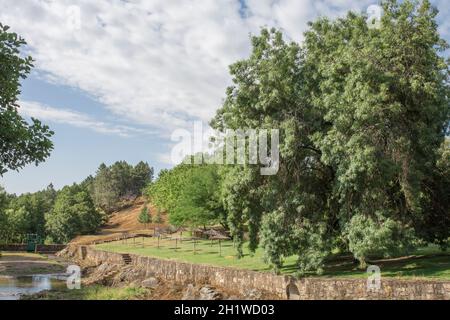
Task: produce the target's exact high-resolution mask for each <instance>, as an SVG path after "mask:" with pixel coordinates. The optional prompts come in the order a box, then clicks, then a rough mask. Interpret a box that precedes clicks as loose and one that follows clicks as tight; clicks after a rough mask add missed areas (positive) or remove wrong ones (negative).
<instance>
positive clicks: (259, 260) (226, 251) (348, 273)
mask: <svg viewBox="0 0 450 320" xmlns="http://www.w3.org/2000/svg"><path fill="white" fill-rule="evenodd" d="M96 248H98V249H100V250H105V251H111V252H118V253H131V254H137V255H142V256H150V257H156V258H162V259H170V260H176V261H183V262H191V263H199V264H207V265H214V266H222V267H235V268H241V269H249V270H254V271H264V272H267V271H270V268H269V267H268V266H267V265H266V264H265V263H264V261H263V252H262V250H261V249H258V250H257V251H256V253H255V254H254V255H251V254H250V251H249V250H248V247H247V244H245V245H244V257H243V258H242V259H237V258H236V255H235V254H236V252H235V249H234V247H233V243H232V242H231V241H222V251H221V255H219V246H218V243H217V242H214V244H213V245H211V242H210V241H208V240H201V241H197V242H196V251H195V254H194V243H193V241H183V242H182V243H181V244H180V242H179V241H178V243H177V248H176V249H175V241H174V240H168V239H166V240H160V245H159V248H158V241H157V239H154V238H146V239H145V242H144V247H143V243H142V239H137V240H136V242H134V241H133V240H128V241H127V243H123V242H121V241H117V242H110V243H105V244H100V245H97V246H96ZM296 260H297V257H296V256H292V257H288V258H286V259H285V263H284V266H283V268H282V269H281V273H283V274H293V273H295V272H296V265H295V262H296ZM370 263H371V264H375V265H378V266H379V267H380V268H381V272H382V276H383V277H401V278H408V279H410V278H424V279H441V280H450V254H449V253H444V252H441V251H440V250H439V249H438V248H437V247H434V246H429V247H426V248H421V249H418V250H417V251H416V252H414V254H413V255H410V256H407V257H399V258H393V259H381V260H373V261H370ZM309 276H316V275H315V274H310V275H309ZM322 276H323V277H339V278H366V277H367V273H366V272H365V270H361V269H359V268H358V264H357V263H355V262H354V260H353V259H352V257H351V256H349V255H334V256H333V257H330V259H329V260H328V261H327V263H326V266H325V272H324V273H323V275H322Z"/></svg>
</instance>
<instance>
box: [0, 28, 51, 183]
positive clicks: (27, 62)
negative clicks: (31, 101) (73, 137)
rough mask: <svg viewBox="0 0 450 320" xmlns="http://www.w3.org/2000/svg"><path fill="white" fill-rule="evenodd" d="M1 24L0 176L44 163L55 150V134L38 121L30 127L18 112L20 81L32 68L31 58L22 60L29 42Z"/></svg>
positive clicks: (34, 121)
mask: <svg viewBox="0 0 450 320" xmlns="http://www.w3.org/2000/svg"><path fill="white" fill-rule="evenodd" d="M8 30H9V27H8V26H4V25H2V24H1V23H0V176H1V175H3V174H4V173H6V172H7V171H8V170H18V169H21V168H23V167H24V166H25V165H27V164H29V163H35V164H36V165H37V164H39V163H40V162H43V161H44V160H45V159H46V158H47V157H48V156H49V155H50V152H51V150H52V149H53V144H52V142H51V141H50V139H49V138H50V137H51V136H52V135H53V132H52V131H50V129H49V128H48V127H47V126H45V125H43V124H42V123H41V122H40V121H39V120H36V119H32V124H28V123H27V121H25V120H24V119H23V118H22V117H21V116H20V115H19V113H18V110H17V109H18V107H19V106H18V104H17V97H18V95H19V94H20V80H21V79H25V78H26V76H27V75H28V74H29V72H30V70H31V68H32V67H33V64H32V61H33V60H32V58H31V57H25V58H23V57H22V56H21V53H20V48H21V47H22V46H24V45H26V42H25V41H24V40H23V39H22V38H20V37H19V36H18V35H17V34H15V33H11V32H8Z"/></svg>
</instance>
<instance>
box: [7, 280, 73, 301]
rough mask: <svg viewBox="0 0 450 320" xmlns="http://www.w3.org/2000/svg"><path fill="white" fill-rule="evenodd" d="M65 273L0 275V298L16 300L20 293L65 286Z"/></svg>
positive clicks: (31, 292)
mask: <svg viewBox="0 0 450 320" xmlns="http://www.w3.org/2000/svg"><path fill="white" fill-rule="evenodd" d="M66 277H67V276H66V275H33V276H23V277H0V300H18V299H20V296H21V295H24V294H34V293H38V292H41V291H45V290H51V289H62V288H65V287H66V281H65V279H66Z"/></svg>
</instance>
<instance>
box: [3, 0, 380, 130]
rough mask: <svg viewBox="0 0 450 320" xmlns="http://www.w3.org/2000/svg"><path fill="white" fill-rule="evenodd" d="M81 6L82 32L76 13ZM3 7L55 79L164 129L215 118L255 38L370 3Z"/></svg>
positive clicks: (31, 3)
mask: <svg viewBox="0 0 450 320" xmlns="http://www.w3.org/2000/svg"><path fill="white" fill-rule="evenodd" d="M365 2H367V3H372V2H374V1H369V0H367V1H363V3H365ZM74 4H76V5H78V6H79V8H80V13H81V15H80V18H81V20H80V27H81V29H78V28H73V26H74V25H75V26H76V25H77V24H76V23H75V24H74V19H76V17H73V16H69V15H68V14H69V13H71V12H73V10H69V11H68V8H70V6H72V5H74ZM0 7H1V8H2V9H1V11H0V21H2V22H3V23H6V24H8V25H10V26H11V27H12V29H13V30H14V31H16V32H18V33H19V34H21V35H22V36H24V37H25V39H26V40H27V41H28V43H29V46H30V50H31V54H32V55H33V57H34V58H35V60H36V67H37V68H38V69H39V70H41V71H44V72H46V73H48V74H49V79H51V80H52V81H57V82H58V83H62V84H67V85H70V86H74V87H77V88H80V89H82V90H84V91H86V92H87V93H89V94H90V95H92V96H94V97H96V99H98V100H99V101H100V102H101V103H103V104H104V105H105V107H106V108H107V109H108V110H110V111H111V112H112V113H114V114H115V115H116V116H120V117H121V118H123V119H125V120H128V121H130V122H138V123H140V124H146V125H149V126H152V127H157V128H160V130H161V132H164V131H168V130H172V129H173V128H175V127H187V126H188V124H187V122H188V121H190V120H193V119H200V120H203V121H205V122H206V121H208V120H209V119H210V118H211V117H212V116H213V115H214V113H215V110H216V109H217V108H218V107H219V106H220V104H221V101H222V99H223V97H224V93H225V88H226V86H227V85H228V84H229V83H230V77H229V75H228V65H229V64H231V63H233V62H234V61H236V60H237V59H240V58H244V57H246V56H247V55H248V53H249V50H250V42H249V39H248V36H249V33H253V34H255V33H258V32H259V28H260V27H261V26H269V27H270V26H276V27H281V28H283V29H284V30H285V32H286V34H287V35H288V36H289V37H290V38H291V39H295V40H300V39H301V38H302V32H303V31H304V30H305V28H306V24H307V21H308V20H311V19H313V18H314V17H315V16H317V15H319V14H331V15H338V14H342V13H343V12H345V11H347V10H348V9H354V8H356V7H359V8H361V9H364V8H365V4H362V3H361V2H360V1H356V0H348V1H344V0H337V1H331V0H329V1H328V0H327V1H325V0H322V1H315V0H279V1H274V0H247V5H246V7H247V13H248V17H247V18H244V17H242V16H241V14H240V4H239V1H238V0H217V1H211V0H198V1H193V0H185V1H167V0H152V1H149V0H145V1H144V0H128V1H122V0H110V1H92V0H79V1H69V0H58V1H56V0H22V1H16V0H0ZM107 130H109V129H107Z"/></svg>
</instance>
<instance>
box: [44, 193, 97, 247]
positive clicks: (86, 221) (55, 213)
mask: <svg viewBox="0 0 450 320" xmlns="http://www.w3.org/2000/svg"><path fill="white" fill-rule="evenodd" d="M103 221H104V219H103V216H102V214H101V213H100V212H99V211H98V210H97V209H96V208H95V205H94V202H93V200H92V198H91V196H90V195H89V192H88V191H87V190H86V189H84V188H83V187H81V186H79V185H73V186H66V187H64V188H63V189H62V190H61V191H60V192H59V193H58V196H57V198H56V202H55V205H54V207H53V209H52V210H51V211H50V212H49V213H48V214H47V215H46V230H47V232H48V235H49V240H51V241H53V242H58V243H66V242H69V241H70V240H72V239H73V238H74V237H75V236H77V235H81V234H92V233H94V232H96V231H97V229H98V228H99V227H100V226H101V224H102V223H103Z"/></svg>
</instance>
